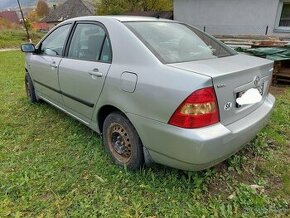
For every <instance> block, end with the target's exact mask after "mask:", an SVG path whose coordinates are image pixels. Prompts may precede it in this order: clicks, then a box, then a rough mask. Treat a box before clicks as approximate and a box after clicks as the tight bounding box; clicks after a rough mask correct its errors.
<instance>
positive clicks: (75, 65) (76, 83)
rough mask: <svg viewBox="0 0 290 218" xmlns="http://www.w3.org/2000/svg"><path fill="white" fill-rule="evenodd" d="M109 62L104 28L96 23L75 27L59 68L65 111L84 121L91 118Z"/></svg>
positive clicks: (108, 50)
mask: <svg viewBox="0 0 290 218" xmlns="http://www.w3.org/2000/svg"><path fill="white" fill-rule="evenodd" d="M111 59H112V52H111V46H110V40H109V37H108V34H107V32H106V30H105V28H104V27H103V26H102V25H100V24H98V23H82V22H81V23H77V24H76V25H75V28H74V31H73V35H72V37H71V39H70V43H69V47H68V49H67V52H66V57H65V58H63V60H62V61H61V63H60V65H59V82H60V88H61V92H62V95H63V101H64V105H65V108H66V109H67V110H68V111H70V112H71V113H73V114H75V115H76V116H78V117H79V118H81V119H82V120H84V121H87V122H89V120H90V119H91V117H92V114H93V111H94V106H95V104H96V102H97V100H98V98H99V95H100V93H101V90H102V87H103V84H104V81H105V78H106V75H107V73H108V70H109V68H110V65H111Z"/></svg>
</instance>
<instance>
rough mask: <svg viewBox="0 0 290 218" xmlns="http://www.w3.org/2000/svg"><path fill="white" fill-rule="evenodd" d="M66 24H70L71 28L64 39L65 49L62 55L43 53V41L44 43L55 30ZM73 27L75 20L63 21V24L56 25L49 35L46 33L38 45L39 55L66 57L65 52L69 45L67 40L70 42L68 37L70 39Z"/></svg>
mask: <svg viewBox="0 0 290 218" xmlns="http://www.w3.org/2000/svg"><path fill="white" fill-rule="evenodd" d="M66 25H70V29H69V31H68V34H67V36H66V39H65V41H64V46H63V50H62V54H61V55H48V54H42V53H41V46H42V43H43V41H44V40H46V39H47V38H48V37H49V36H50V35H51V34H52V33H53V32H54V31H56V30H57V29H59V28H61V27H63V26H66ZM72 28H73V22H67V23H63V24H61V25H59V26H56V27H55V28H53V29H52V30H51V31H50V32H49V33H48V34H47V35H45V36H44V37H43V38H42V39H41V41H40V42H39V43H38V44H37V45H36V49H37V53H36V54H37V55H46V56H49V57H60V58H62V57H64V52H65V50H66V47H67V42H68V39H69V37H70V35H71V31H72Z"/></svg>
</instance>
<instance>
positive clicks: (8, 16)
mask: <svg viewBox="0 0 290 218" xmlns="http://www.w3.org/2000/svg"><path fill="white" fill-rule="evenodd" d="M0 18H3V19H5V20H8V21H10V22H11V23H19V18H18V16H17V12H16V11H2V12H0Z"/></svg>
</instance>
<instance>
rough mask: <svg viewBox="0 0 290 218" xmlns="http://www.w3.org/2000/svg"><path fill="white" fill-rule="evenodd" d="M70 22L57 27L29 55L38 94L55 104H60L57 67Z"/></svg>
mask: <svg viewBox="0 0 290 218" xmlns="http://www.w3.org/2000/svg"><path fill="white" fill-rule="evenodd" d="M70 28H71V24H66V25H63V26H60V27H58V28H57V29H55V30H54V31H53V32H51V33H50V34H49V35H48V36H47V37H46V38H45V39H44V40H43V41H42V42H41V44H40V47H39V52H38V54H33V55H31V59H30V61H29V66H28V69H29V72H30V73H31V75H32V78H33V81H34V85H35V88H36V90H37V92H38V93H39V95H41V96H42V97H44V98H46V99H49V100H51V101H53V102H54V103H57V104H62V97H61V94H60V87H59V82H58V67H59V64H60V62H61V59H62V55H63V51H64V46H65V42H66V39H67V37H68V34H69V31H70Z"/></svg>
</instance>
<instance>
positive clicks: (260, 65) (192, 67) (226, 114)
mask: <svg viewBox="0 0 290 218" xmlns="http://www.w3.org/2000/svg"><path fill="white" fill-rule="evenodd" d="M168 65H169V66H172V67H176V68H179V69H183V70H187V71H192V72H195V73H198V74H202V75H206V76H210V77H211V78H212V81H213V86H214V89H215V92H216V95H217V99H218V105H219V112H220V122H221V123H223V124H224V125H228V124H230V123H233V122H235V121H237V120H239V119H241V118H243V117H245V116H246V115H248V114H249V113H251V112H252V111H254V110H256V109H257V108H258V107H259V106H260V105H261V104H262V103H263V101H264V99H265V96H266V94H267V93H268V89H269V86H270V83H271V78H272V71H273V62H272V61H269V60H266V59H262V58H257V57H251V56H248V55H242V54H238V55H233V56H229V57H224V58H217V59H209V60H199V61H192V62H183V63H174V64H168ZM251 88H255V89H258V90H259V92H260V93H261V94H262V101H260V102H258V103H255V104H248V105H238V104H237V103H236V99H237V98H238V97H240V96H241V95H242V94H243V93H244V92H245V91H247V90H249V89H251Z"/></svg>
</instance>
